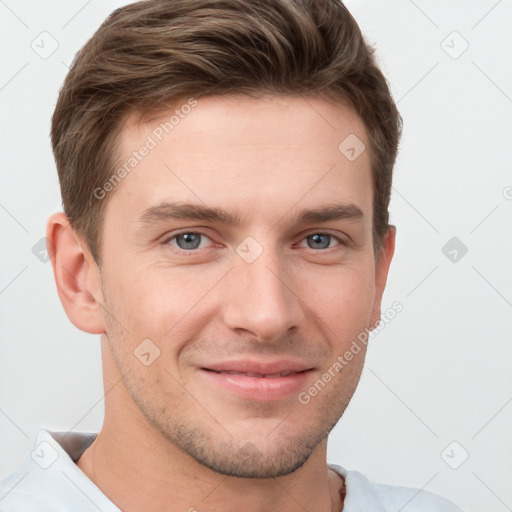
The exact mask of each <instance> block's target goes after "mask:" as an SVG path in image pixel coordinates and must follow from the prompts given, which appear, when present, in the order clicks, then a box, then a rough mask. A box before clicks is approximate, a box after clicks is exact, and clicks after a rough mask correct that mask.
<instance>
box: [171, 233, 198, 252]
mask: <svg viewBox="0 0 512 512" xmlns="http://www.w3.org/2000/svg"><path fill="white" fill-rule="evenodd" d="M176 242H177V244H178V246H179V247H180V249H197V248H198V247H199V243H200V235H199V234H198V233H184V234H182V235H179V236H178V237H177V239H176Z"/></svg>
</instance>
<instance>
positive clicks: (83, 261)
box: [46, 213, 105, 334]
mask: <svg viewBox="0 0 512 512" xmlns="http://www.w3.org/2000/svg"><path fill="white" fill-rule="evenodd" d="M46 238H47V248H48V252H49V256H50V260H51V262H52V266H53V274H54V277H55V284H56V285H57V292H58V294H59V298H60V300H61V302H62V305H63V307H64V310H65V311H66V314H67V316H68V318H69V319H70V321H71V322H72V323H73V325H75V326H76V327H78V328H79V329H80V330H82V331H85V332H88V333H90V334H103V333H104V332H105V328H104V322H103V314H102V308H101V306H100V303H99V300H101V298H102V292H101V278H100V271H99V268H98V265H97V264H96V262H95V261H94V259H93V258H92V256H91V255H90V252H89V251H88V250H87V247H86V244H85V242H84V241H83V239H82V238H81V237H79V236H78V235H77V234H76V232H75V230H74V229H73V227H72V226H71V225H70V223H69V220H68V218H67V216H66V215H65V214H64V213H55V214H54V215H52V216H51V217H50V218H49V220H48V224H47V228H46Z"/></svg>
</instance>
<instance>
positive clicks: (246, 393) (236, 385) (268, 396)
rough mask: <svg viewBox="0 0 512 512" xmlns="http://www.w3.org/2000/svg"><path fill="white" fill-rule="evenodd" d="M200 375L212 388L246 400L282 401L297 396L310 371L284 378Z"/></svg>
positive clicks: (202, 372) (228, 374) (204, 371)
mask: <svg viewBox="0 0 512 512" xmlns="http://www.w3.org/2000/svg"><path fill="white" fill-rule="evenodd" d="M200 372H201V374H202V375H203V376H204V377H205V378H206V379H208V380H209V382H210V383H212V384H213V385H214V386H220V387H221V388H224V389H226V390H228V391H230V392H232V393H235V394H236V395H238V396H240V397H241V398H244V399H246V400H260V401H271V400H282V399H284V398H287V397H289V396H290V395H294V394H298V393H299V392H300V391H302V390H303V389H304V388H305V387H306V384H307V381H308V379H309V377H310V374H311V372H312V370H306V371H304V372H300V373H293V374H291V375H288V376H286V377H275V378H267V377H248V376H247V375H235V374H232V373H218V372H214V371H209V370H203V369H201V370H200Z"/></svg>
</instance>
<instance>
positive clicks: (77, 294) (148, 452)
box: [0, 0, 460, 512]
mask: <svg viewBox="0 0 512 512" xmlns="http://www.w3.org/2000/svg"><path fill="white" fill-rule="evenodd" d="M399 135H400V117H399V114H398V112H397V110H396V107H395V105H394V103H393V100H392V98H391V96H390V93H389V90H388V86H387V84H386V81H385V79H384V77H383V76H382V74H381V72H380V71H379V69H378V68H377V67H376V65H375V62H374V59H373V57H372V52H371V50H370V48H369V47H368V46H367V45H366V44H365V42H364V40H363V38H362V36H361V33H360V31H359V28H358V27H357V24H356V22H355V21H354V19H353V18H352V17H351V16H350V14H349V13H348V11H347V10H346V9H345V7H344V6H343V5H342V4H341V3H338V2H337V1H335V0H262V1H258V2H252V1H250V0H185V1H177V0H149V1H145V2H139V3H135V4H132V5H129V6H126V7H124V8H122V9H119V10H117V11H115V12H114V13H113V14H112V15H111V16H110V17H109V18H108V19H107V20H106V21H105V23H104V24H103V25H102V26H101V27H100V29H99V30H98V31H97V32H96V34H95V35H94V36H93V37H92V38H91V40H90V41H89V42H88V43H87V44H86V45H85V47H84V48H83V49H82V50H81V51H80V52H79V54H78V55H77V57H76V59H75V61H74V63H73V65H72V67H71V70H70V72H69V74H68V76H67V78H66V81H65V83H64V86H63V88H62V90H61V92H60V95H59V99H58V103H57V106H56V109H55V113H54V116H53V121H52V143H53V149H54V153H55V157H56V162H57V168H58V172H59V178H60V184H61V192H62V197H63V204H64V211H65V213H57V214H55V215H53V216H52V217H51V218H50V220H49V222H48V228H47V239H48V246H49V250H50V253H51V258H52V264H53V269H54V274H55V280H56V284H57V289H58V292H59V296H60V299H61V301H62V304H63V306H64V308H65V310H66V313H67V315H68V317H69V319H70V320H71V322H73V324H74V325H75V326H76V327H78V328H79V329H81V330H83V331H86V332H88V333H91V334H100V335H101V346H102V361H103V372H104V386H105V420H104V425H103V428H102V429H101V432H100V433H99V434H97V435H96V434H85V433H77V432H68V433H51V432H49V431H47V430H42V431H41V432H40V433H39V435H38V439H37V441H36V445H35V449H34V451H33V452H32V456H31V457H30V458H29V459H28V460H27V462H26V464H25V465H24V466H23V467H22V468H20V470H19V471H18V472H17V473H15V474H14V475H11V476H10V477H8V478H6V479H4V480H3V481H2V483H1V490H2V493H1V496H4V498H3V499H2V501H1V502H0V507H1V510H2V511H14V510H38V511H39V510H44V511H46V510H102V511H114V510H123V511H126V512H131V511H141V510H143V511H145V512H154V511H168V512H177V511H187V510H188V511H189V512H190V511H196V510H197V511H235V510H237V511H238V510H243V511H248V512H252V511H254V512H256V511H264V510H265V511H268V510H276V511H290V512H291V511H299V510H301V511H302V510H308V511H317V512H327V511H329V512H331V511H340V510H343V511H346V512H362V511H365V510H366V511H379V512H385V511H397V510H404V511H407V510H408V511H412V510H415V511H428V512H434V511H440V512H450V511H457V510H460V509H458V508H457V507H456V506H454V505H453V504H451V503H449V502H448V501H446V500H444V499H443V498H440V497H438V496H435V495H433V494H431V493H428V492H425V491H423V492H420V491H419V490H415V489H407V488H398V487H390V486H385V485H377V484H372V483H370V482H369V481H368V480H367V479H366V478H365V477H363V476H362V475H361V474H360V473H357V472H354V471H347V470H346V469H344V468H342V467H341V466H334V465H330V466H329V465H328V464H327V462H326V447H327V436H328V434H329V432H330V431H331V429H332V428H333V427H334V425H335V424H336V423H337V421H338V420H339V418H340V417H341V415H342V414H343V412H344V410H345V408H346V406H347V404H348V402H349V401H350V399H351V397H352V395H353V393H354V391H355V388H356V386H357V383H358V380H359V376H360V374H361V370H362V366H363V362H364V355H365V349H366V343H364V342H363V341H361V340H363V339H364V338H362V337H361V333H365V332H367V331H368V330H369V329H372V328H373V327H375V326H376V325H377V323H378V322H379V317H380V306H381V299H382V294H383V292H384V288H385V284H386V278H387V273H388V269H389V266H390V263H391V259H392V256H393V252H394V243H395V228H394V227H393V226H391V225H389V222H388V220H389V219H388V204H389V197H390V188H391V181H392V169H393V165H394V161H395V157H396V152H397V146H398V140H399ZM357 340H359V343H356V341H357ZM354 343H356V345H354ZM354 347H357V349H354ZM347 351H351V353H352V354H353V357H350V358H349V359H347V358H345V359H344V358H340V354H346V353H347Z"/></svg>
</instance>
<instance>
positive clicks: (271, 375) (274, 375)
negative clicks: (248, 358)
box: [201, 368, 309, 379]
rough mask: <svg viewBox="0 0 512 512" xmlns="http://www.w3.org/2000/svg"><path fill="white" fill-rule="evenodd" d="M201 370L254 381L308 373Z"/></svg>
mask: <svg viewBox="0 0 512 512" xmlns="http://www.w3.org/2000/svg"><path fill="white" fill-rule="evenodd" d="M201 370H204V371H207V372H215V373H220V374H225V375H245V376H246V377H254V378H256V379H277V378H279V377H289V376H290V375H294V374H297V373H303V372H307V371H309V370H301V371H298V372H295V371H292V370H287V371H284V372H278V373H268V374H264V373H253V372H239V371H236V370H222V371H218V370H212V369H211V368H201Z"/></svg>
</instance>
